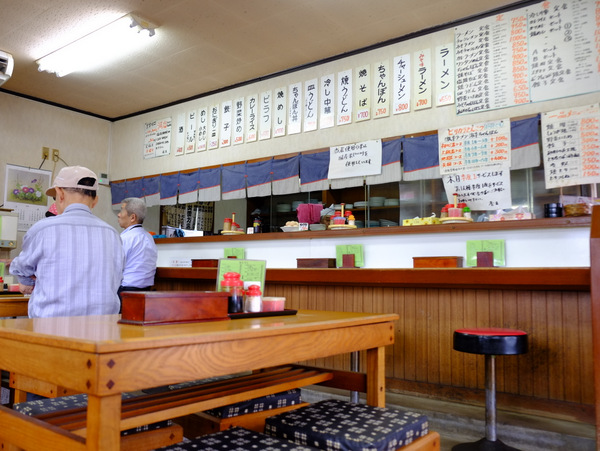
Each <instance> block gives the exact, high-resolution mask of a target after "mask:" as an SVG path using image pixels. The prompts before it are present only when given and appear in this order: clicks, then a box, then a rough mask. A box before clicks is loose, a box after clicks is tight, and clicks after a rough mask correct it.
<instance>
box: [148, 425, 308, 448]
mask: <svg viewBox="0 0 600 451" xmlns="http://www.w3.org/2000/svg"><path fill="white" fill-rule="evenodd" d="M199 449H204V450H210V451H219V450H227V451H259V450H269V451H278V450H282V451H315V448H310V447H309V446H305V445H298V444H296V443H293V442H289V441H287V440H281V439H278V438H276V437H272V436H270V435H266V434H261V433H260V432H254V431H250V430H248V429H244V428H240V427H233V428H231V429H227V430H226V431H221V432H215V433H214V434H209V435H205V436H202V437H198V438H196V439H193V440H188V441H187V442H182V443H178V444H176V445H171V446H165V447H164V448H159V449H158V450H157V451H159V450H160V451H189V450H199Z"/></svg>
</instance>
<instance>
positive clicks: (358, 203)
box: [354, 200, 368, 208]
mask: <svg viewBox="0 0 600 451" xmlns="http://www.w3.org/2000/svg"><path fill="white" fill-rule="evenodd" d="M367 205H368V202H365V201H362V200H359V201H356V202H354V208H365V207H366V206H367Z"/></svg>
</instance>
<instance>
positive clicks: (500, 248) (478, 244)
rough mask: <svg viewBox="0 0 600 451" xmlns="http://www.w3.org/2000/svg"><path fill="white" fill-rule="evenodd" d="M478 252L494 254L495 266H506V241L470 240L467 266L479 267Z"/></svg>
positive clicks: (468, 242)
mask: <svg viewBox="0 0 600 451" xmlns="http://www.w3.org/2000/svg"><path fill="white" fill-rule="evenodd" d="M477 252H493V253H494V266H506V256H505V243H504V240H468V241H467V261H466V266H477Z"/></svg>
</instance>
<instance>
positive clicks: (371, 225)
mask: <svg viewBox="0 0 600 451" xmlns="http://www.w3.org/2000/svg"><path fill="white" fill-rule="evenodd" d="M367 225H368V226H369V227H379V221H375V220H373V219H371V220H369V221H367Z"/></svg>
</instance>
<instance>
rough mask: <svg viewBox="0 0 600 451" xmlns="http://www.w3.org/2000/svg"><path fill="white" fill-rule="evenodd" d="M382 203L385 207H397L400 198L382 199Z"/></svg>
mask: <svg viewBox="0 0 600 451" xmlns="http://www.w3.org/2000/svg"><path fill="white" fill-rule="evenodd" d="M383 205H384V206H386V207H397V206H398V205H400V199H386V200H384V201H383Z"/></svg>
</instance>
